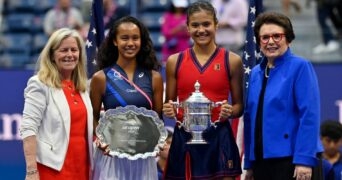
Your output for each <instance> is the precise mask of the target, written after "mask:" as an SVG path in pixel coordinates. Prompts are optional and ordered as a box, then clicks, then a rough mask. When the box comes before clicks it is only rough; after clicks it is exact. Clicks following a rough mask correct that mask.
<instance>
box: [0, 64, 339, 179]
mask: <svg viewBox="0 0 342 180" xmlns="http://www.w3.org/2000/svg"><path fill="white" fill-rule="evenodd" d="M314 67H315V70H316V73H317V76H318V81H319V85H320V91H321V110H322V111H321V119H322V120H325V119H336V120H338V119H339V114H340V113H341V114H342V112H339V107H338V106H337V105H336V102H337V101H338V100H342V83H341V77H342V64H314ZM32 74H33V72H32V71H0V82H1V84H2V90H1V93H0V179H11V180H13V179H24V177H25V160H24V155H23V148H22V142H21V139H20V137H19V132H18V123H20V121H21V113H22V110H23V102H24V98H23V90H24V88H25V86H26V82H27V80H28V78H29V77H30V76H32ZM339 120H340V121H342V119H339Z"/></svg>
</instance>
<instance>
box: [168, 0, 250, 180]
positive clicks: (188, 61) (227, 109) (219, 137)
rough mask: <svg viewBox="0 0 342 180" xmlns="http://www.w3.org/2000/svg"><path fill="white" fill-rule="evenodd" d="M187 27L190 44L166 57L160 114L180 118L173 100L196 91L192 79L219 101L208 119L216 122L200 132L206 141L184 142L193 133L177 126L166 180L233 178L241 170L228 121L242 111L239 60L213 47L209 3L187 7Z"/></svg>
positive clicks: (213, 16)
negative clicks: (161, 112)
mask: <svg viewBox="0 0 342 180" xmlns="http://www.w3.org/2000/svg"><path fill="white" fill-rule="evenodd" d="M187 27H188V31H189V33H190V35H191V37H192V39H193V41H194V45H193V47H192V48H189V49H187V50H185V51H182V52H180V53H177V54H174V55H171V56H170V57H169V59H168V61H167V65H166V101H167V102H166V103H165V104H164V105H163V113H164V115H165V116H166V117H171V118H176V119H177V121H180V122H182V121H183V110H182V108H179V109H178V113H176V110H175V108H174V105H173V104H174V103H173V102H174V101H177V100H178V101H179V102H184V101H185V100H186V99H187V98H188V97H189V96H190V95H191V93H192V92H194V90H195V89H194V84H195V82H196V81H198V82H199V83H200V89H199V90H200V91H201V92H202V93H203V95H205V96H206V97H207V98H208V99H209V100H210V101H212V102H221V103H222V105H220V106H217V107H214V108H213V109H212V111H211V113H212V114H211V122H215V123H216V126H210V127H209V128H207V129H206V130H205V131H204V132H203V138H204V139H205V141H207V142H208V144H187V142H188V141H189V140H190V139H191V134H190V133H189V132H187V131H185V129H184V128H183V127H182V126H176V127H175V130H174V135H173V140H172V144H171V147H170V151H169V157H168V162H167V167H166V169H165V173H164V178H165V179H235V177H237V176H239V175H240V174H241V172H242V171H241V165H240V161H241V160H240V155H239V150H238V147H237V145H236V142H235V139H234V136H233V132H232V129H231V126H230V123H229V121H228V119H229V118H238V117H240V116H241V114H242V111H243V87H242V86H243V85H242V84H243V66H242V61H241V58H240V57H239V56H238V55H237V54H235V53H233V52H229V51H227V50H226V49H224V48H221V47H218V46H217V45H216V43H215V32H216V30H217V18H216V13H215V9H214V8H213V6H212V5H211V4H210V3H209V2H206V1H196V2H195V3H193V4H191V5H190V7H189V8H188V17H187ZM228 38H229V37H228ZM229 98H231V100H229V101H228V99H229Z"/></svg>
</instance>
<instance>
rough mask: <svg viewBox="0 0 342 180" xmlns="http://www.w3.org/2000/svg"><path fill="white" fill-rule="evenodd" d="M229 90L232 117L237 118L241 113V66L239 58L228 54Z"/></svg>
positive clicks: (230, 53)
mask: <svg viewBox="0 0 342 180" xmlns="http://www.w3.org/2000/svg"><path fill="white" fill-rule="evenodd" d="M229 60H230V61H229V68H230V69H229V72H230V89H231V98H232V106H233V107H232V111H233V112H232V115H231V116H232V117H233V118H239V117H240V116H241V115H242V113H243V73H244V72H243V65H242V60H241V57H240V56H238V55H237V54H235V53H233V52H229Z"/></svg>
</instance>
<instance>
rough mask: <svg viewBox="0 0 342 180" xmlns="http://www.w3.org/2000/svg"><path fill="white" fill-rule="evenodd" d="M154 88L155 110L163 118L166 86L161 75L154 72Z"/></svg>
mask: <svg viewBox="0 0 342 180" xmlns="http://www.w3.org/2000/svg"><path fill="white" fill-rule="evenodd" d="M152 86H153V100H152V101H153V110H154V111H156V112H157V113H158V115H159V117H161V114H162V106H163V93H164V85H163V78H162V76H161V74H160V73H159V72H157V71H152Z"/></svg>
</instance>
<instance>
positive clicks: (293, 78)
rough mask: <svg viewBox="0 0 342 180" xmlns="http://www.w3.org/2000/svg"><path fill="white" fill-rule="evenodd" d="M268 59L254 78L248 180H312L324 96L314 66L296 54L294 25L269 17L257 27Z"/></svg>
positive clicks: (247, 122) (247, 118) (247, 120)
mask: <svg viewBox="0 0 342 180" xmlns="http://www.w3.org/2000/svg"><path fill="white" fill-rule="evenodd" d="M254 33H255V36H256V42H257V44H258V45H259V47H260V50H261V52H262V53H263V55H264V57H263V59H262V60H261V63H260V64H258V65H256V66H255V67H254V68H253V69H252V72H251V74H250V79H249V83H248V86H249V87H248V92H247V97H246V104H245V112H244V144H245V146H244V147H245V161H244V162H245V163H244V169H246V170H247V173H246V180H251V179H254V180H274V179H277V180H289V179H296V180H304V179H306V180H309V179H311V178H312V177H313V175H314V176H316V173H314V174H313V167H316V166H317V164H318V158H317V155H318V154H319V153H321V152H322V150H323V149H322V146H321V144H320V140H319V124H320V120H319V118H320V96H319V88H318V82H317V77H316V73H315V70H314V68H313V66H312V64H311V63H310V61H308V60H306V59H304V58H302V57H299V56H297V55H295V54H293V53H292V51H291V49H290V43H291V42H292V41H293V40H294V39H295V34H294V31H293V27H292V23H291V21H290V19H289V18H288V17H287V16H285V15H283V14H280V13H276V12H265V13H262V14H259V15H258V17H257V18H256V21H255V26H254Z"/></svg>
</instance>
